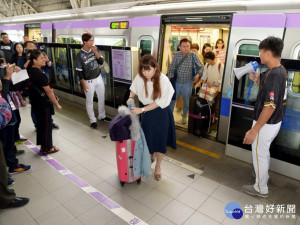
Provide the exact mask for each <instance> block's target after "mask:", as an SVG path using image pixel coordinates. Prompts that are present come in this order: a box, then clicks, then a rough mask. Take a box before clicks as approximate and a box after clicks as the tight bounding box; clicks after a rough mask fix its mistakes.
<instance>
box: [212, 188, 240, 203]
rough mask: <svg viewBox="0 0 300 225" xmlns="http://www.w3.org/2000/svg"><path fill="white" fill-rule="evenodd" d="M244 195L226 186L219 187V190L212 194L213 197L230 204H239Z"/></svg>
mask: <svg viewBox="0 0 300 225" xmlns="http://www.w3.org/2000/svg"><path fill="white" fill-rule="evenodd" d="M242 195H243V193H242V192H240V191H236V190H234V189H232V188H229V187H226V186H224V185H219V186H218V188H217V189H216V190H215V191H214V192H213V193H212V195H211V196H212V197H214V198H216V199H218V200H220V201H222V202H224V203H225V204H228V203H229V202H239V200H240V199H241V198H242Z"/></svg>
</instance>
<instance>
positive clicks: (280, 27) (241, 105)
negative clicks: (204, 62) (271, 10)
mask: <svg viewBox="0 0 300 225" xmlns="http://www.w3.org/2000/svg"><path fill="white" fill-rule="evenodd" d="M286 20H287V17H286V15H284V14H258V15H253V14H247V15H234V16H233V21H232V29H231V34H230V35H231V38H230V43H229V48H230V49H232V51H230V53H228V56H227V57H228V58H227V63H228V60H231V61H232V67H231V68H226V70H225V74H229V76H225V80H224V86H223V93H222V94H223V95H222V97H223V98H227V99H228V100H229V105H221V112H223V114H222V116H223V117H221V122H220V123H221V125H224V124H225V123H226V120H225V119H226V115H228V119H229V120H228V122H229V132H228V139H227V144H226V151H225V154H226V155H228V156H231V157H233V158H237V159H240V160H242V161H246V162H249V163H252V156H251V146H249V145H243V144H242V142H243V138H244V135H245V133H246V132H247V131H248V130H249V129H250V128H251V126H252V112H253V109H254V105H255V100H256V96H257V93H258V88H257V87H256V86H255V85H253V86H252V89H251V88H250V81H249V78H248V76H243V77H242V78H241V79H240V80H237V79H236V78H235V76H234V75H233V72H232V69H233V68H235V67H241V66H243V65H245V64H246V63H249V62H250V61H258V63H260V58H259V57H258V45H259V43H260V41H261V40H263V39H264V38H266V37H268V36H276V37H280V38H284V31H285V24H286ZM282 62H285V64H286V68H287V70H288V72H289V74H290V76H292V75H291V73H292V71H294V70H295V67H297V65H296V66H295V65H294V62H291V61H289V60H282ZM291 64H293V65H291ZM266 69H267V68H266V67H265V66H264V65H260V68H259V70H260V72H263V71H264V70H266ZM249 89H250V90H249ZM231 93H232V96H231ZM222 102H223V104H224V102H226V101H222ZM222 108H223V109H222ZM296 114H297V113H296ZM292 117H294V115H292ZM298 117H299V116H298ZM296 121H297V120H294V122H296ZM283 124H284V123H283ZM281 133H282V130H281ZM295 133H296V134H297V132H294V134H295ZM285 137H286V136H285ZM298 139H299V136H298ZM298 139H297V140H298ZM288 142H289V140H288V139H286V138H285V139H284V140H283V142H282V141H281V143H280V135H279V136H278V138H277V139H276V140H275V141H274V142H273V143H272V146H271V149H270V152H271V166H270V169H271V170H273V171H275V172H278V173H282V174H284V175H287V176H291V177H294V178H298V179H299V173H298V175H297V172H296V171H297V170H298V169H297V166H295V165H293V164H292V163H290V162H291V160H292V159H291V158H292V157H290V161H288V160H286V159H284V158H285V157H286V156H284V155H288V154H290V150H291V149H289V148H285V147H283V146H284V145H287V146H288V145H290V143H288ZM298 145H299V141H298ZM298 150H299V146H298ZM294 153H295V152H294ZM294 156H295V155H294ZM296 160H297V159H296ZM298 162H299V158H298Z"/></svg>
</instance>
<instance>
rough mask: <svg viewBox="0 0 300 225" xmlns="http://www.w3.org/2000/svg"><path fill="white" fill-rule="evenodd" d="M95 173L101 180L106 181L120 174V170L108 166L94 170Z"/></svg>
mask: <svg viewBox="0 0 300 225" xmlns="http://www.w3.org/2000/svg"><path fill="white" fill-rule="evenodd" d="M93 173H94V174H96V175H97V176H98V177H100V178H101V179H103V180H105V179H107V178H109V177H111V176H113V175H115V174H118V170H117V169H116V168H115V167H113V166H111V165H109V164H106V165H105V166H102V167H101V168H99V169H97V170H94V171H93Z"/></svg>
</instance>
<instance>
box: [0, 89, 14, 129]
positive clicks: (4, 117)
mask: <svg viewBox="0 0 300 225" xmlns="http://www.w3.org/2000/svg"><path fill="white" fill-rule="evenodd" d="M0 112H1V114H0V116H1V118H0V130H1V129H3V128H4V127H6V125H7V124H8V123H9V121H10V120H11V118H12V112H11V108H10V106H9V104H8V103H7V101H6V100H5V99H4V98H3V97H2V95H1V94H0Z"/></svg>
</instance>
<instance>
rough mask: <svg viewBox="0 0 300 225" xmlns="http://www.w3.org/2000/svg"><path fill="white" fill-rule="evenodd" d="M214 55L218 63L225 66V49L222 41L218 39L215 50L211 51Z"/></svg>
mask: <svg viewBox="0 0 300 225" xmlns="http://www.w3.org/2000/svg"><path fill="white" fill-rule="evenodd" d="M213 52H214V53H215V55H216V58H217V59H219V61H220V63H223V64H225V58H226V49H225V45H224V41H223V39H218V40H217V42H216V46H215V49H214V51H213Z"/></svg>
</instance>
